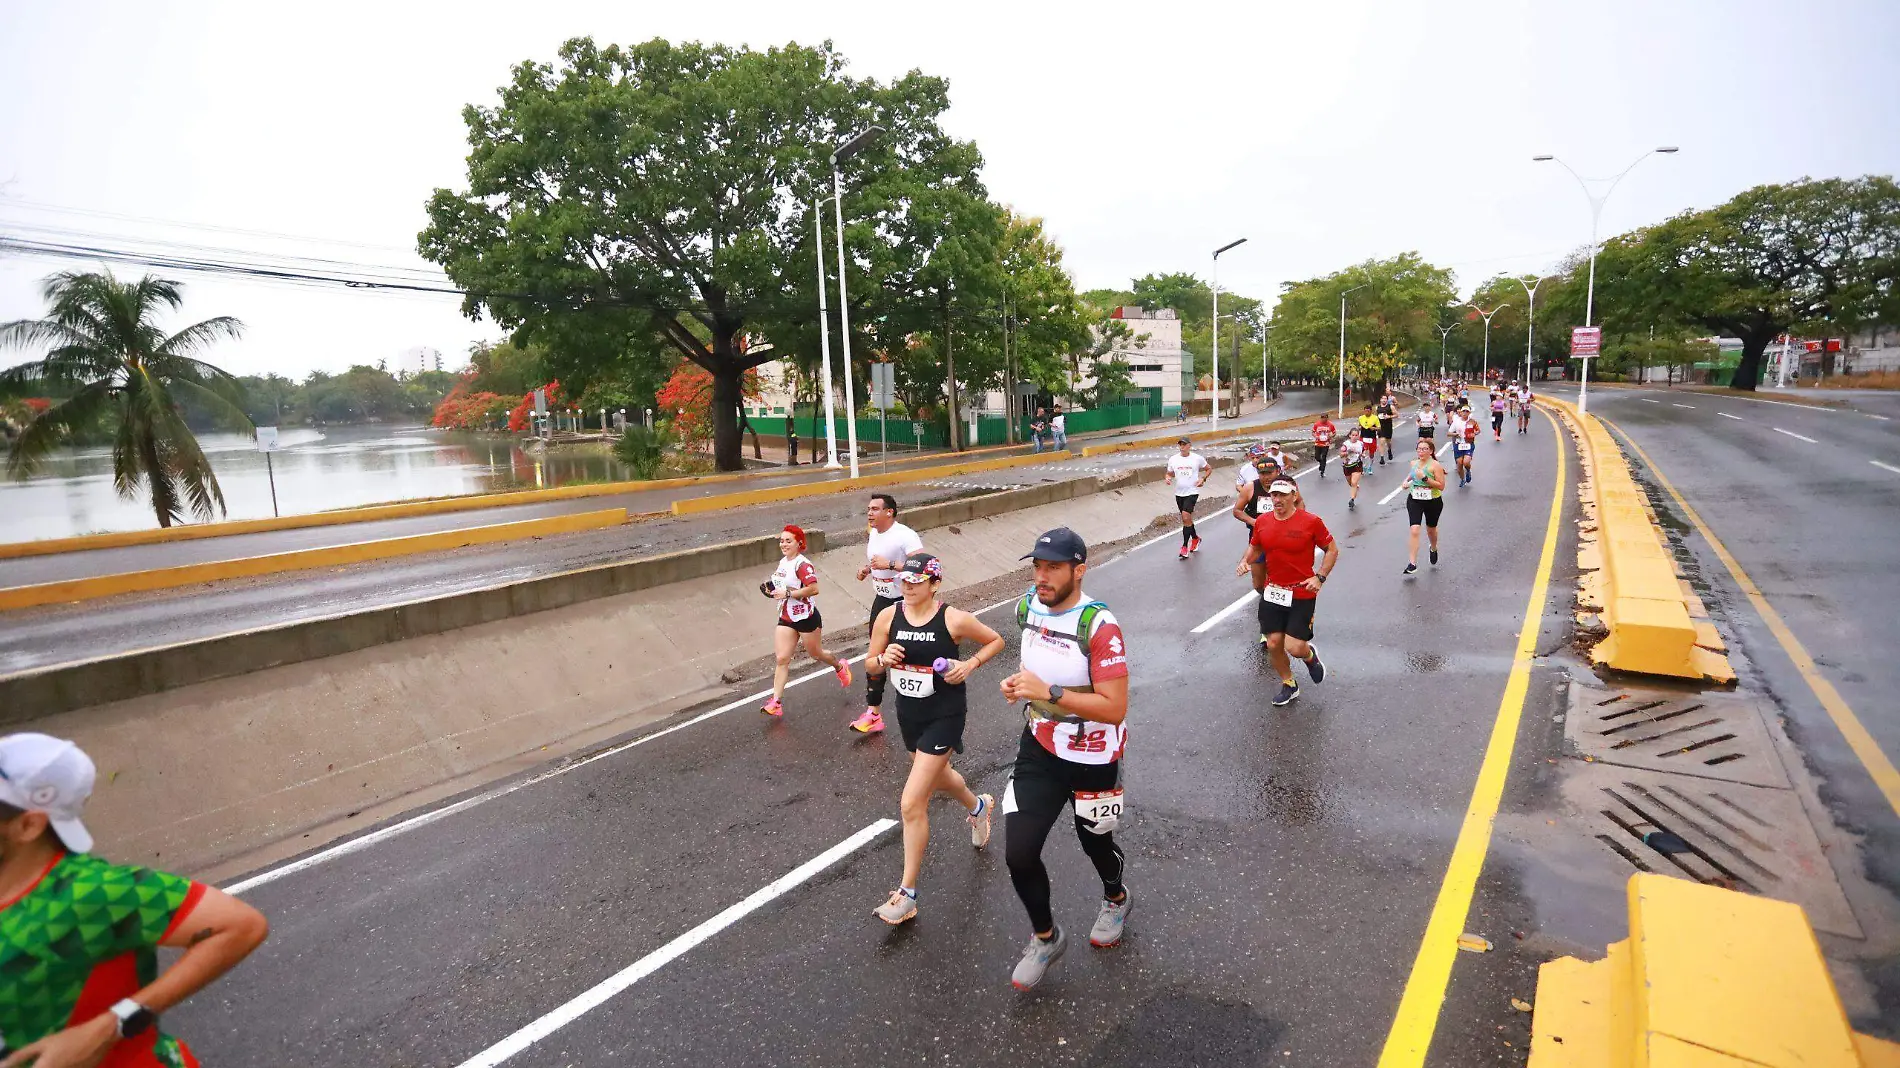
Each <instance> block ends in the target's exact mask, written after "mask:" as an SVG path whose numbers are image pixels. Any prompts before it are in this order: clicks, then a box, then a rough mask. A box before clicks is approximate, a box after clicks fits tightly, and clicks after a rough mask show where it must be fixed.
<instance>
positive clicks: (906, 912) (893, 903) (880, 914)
mask: <svg viewBox="0 0 1900 1068" xmlns="http://www.w3.org/2000/svg"><path fill="white" fill-rule="evenodd" d="M871 914H872V915H873V916H876V917H877V918H878V919H880V920H883V921H884V922H885V923H888V924H890V925H891V926H892V927H896V926H897V925H898V924H900V923H903V922H904V921H905V920H908V919H911V918H913V917H915V916H916V915H917V899H916V898H915V897H912V896H911V895H909V894H906V893H905V892H903V891H902V890H893V891H891V899H890V900H889V901H886V902H885V903H883V904H882V905H879V906H878V907H877V908H874V909H872V910H871Z"/></svg>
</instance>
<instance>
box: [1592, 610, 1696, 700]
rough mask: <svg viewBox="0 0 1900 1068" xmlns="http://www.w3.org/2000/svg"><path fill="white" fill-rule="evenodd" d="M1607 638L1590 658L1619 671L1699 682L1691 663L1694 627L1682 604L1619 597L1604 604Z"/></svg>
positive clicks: (1693, 646)
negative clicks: (1607, 622) (1608, 630)
mask: <svg viewBox="0 0 1900 1068" xmlns="http://www.w3.org/2000/svg"><path fill="white" fill-rule="evenodd" d="M1604 617H1605V618H1606V619H1607V620H1608V621H1609V623H1610V636H1609V637H1608V638H1605V639H1604V640H1603V641H1602V642H1601V643H1599V644H1598V646H1597V647H1596V649H1595V650H1593V651H1592V655H1593V656H1595V658H1596V659H1597V661H1598V662H1599V663H1605V664H1608V665H1610V666H1611V667H1613V668H1615V669H1617V670H1618V671H1636V672H1641V673H1643V674H1646V675H1670V676H1673V677H1676V678H1689V679H1699V678H1702V677H1703V673H1702V671H1701V670H1700V668H1699V667H1698V666H1697V664H1696V662H1695V659H1694V650H1695V627H1694V625H1693V624H1691V623H1690V621H1689V613H1688V611H1687V610H1686V609H1684V608H1683V607H1682V602H1681V601H1675V600H1653V599H1650V598H1644V597H1629V596H1625V595H1622V594H1618V595H1617V596H1615V597H1613V598H1610V599H1608V600H1607V601H1606V602H1605V604H1604Z"/></svg>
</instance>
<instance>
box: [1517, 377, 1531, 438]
mask: <svg viewBox="0 0 1900 1068" xmlns="http://www.w3.org/2000/svg"><path fill="white" fill-rule="evenodd" d="M1531 400H1532V397H1531V387H1530V386H1528V385H1526V386H1523V387H1521V388H1519V390H1518V392H1517V432H1518V433H1520V434H1528V433H1530V432H1531Z"/></svg>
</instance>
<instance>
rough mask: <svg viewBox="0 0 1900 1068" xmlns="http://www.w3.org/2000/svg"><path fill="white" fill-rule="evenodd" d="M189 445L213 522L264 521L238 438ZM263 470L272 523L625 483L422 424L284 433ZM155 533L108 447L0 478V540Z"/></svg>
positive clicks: (590, 459)
mask: <svg viewBox="0 0 1900 1068" xmlns="http://www.w3.org/2000/svg"><path fill="white" fill-rule="evenodd" d="M198 444H199V447H200V448H202V449H204V451H205V455H206V456H208V457H210V459H211V466H212V469H213V470H214V471H215V472H216V473H217V476H218V485H219V486H220V487H222V488H223V490H224V503H225V505H226V507H227V508H228V509H229V512H228V514H227V515H225V516H223V517H222V518H227V519H265V518H269V516H270V515H271V490H270V478H269V475H268V474H267V472H266V470H265V462H264V455H263V454H262V453H260V452H258V451H257V449H256V446H255V445H254V444H253V443H252V441H251V438H250V435H248V434H223V433H218V434H200V435H199V436H198ZM270 462H271V466H272V467H273V468H274V469H275V471H276V480H277V506H278V509H279V510H280V511H281V513H282V514H284V515H297V514H303V513H309V512H322V511H328V510H330V509H333V508H349V507H353V506H357V505H364V504H382V503H385V502H389V501H405V500H415V499H417V498H421V497H446V496H452V495H454V494H460V493H491V492H497V491H501V490H509V489H536V488H541V487H553V486H563V485H568V484H571V483H575V482H587V481H594V482H598V481H608V480H617V479H626V478H632V477H633V475H632V473H631V472H629V471H628V470H627V469H626V468H625V467H624V466H623V465H622V464H621V463H620V462H619V461H617V460H615V459H614V458H613V456H612V455H610V454H609V453H608V452H607V451H606V450H605V449H601V448H598V447H596V446H567V447H565V448H556V449H552V450H549V451H548V452H547V453H545V454H541V453H531V452H527V451H524V450H523V449H521V448H520V447H518V446H517V445H516V444H515V443H514V442H513V441H511V440H508V439H500V438H491V437H478V436H475V435H471V434H462V433H454V432H450V431H445V430H434V429H431V428H429V427H391V426H348V427H330V428H327V429H324V430H313V429H306V428H291V427H286V428H285V429H284V430H283V432H282V437H281V439H280V441H279V451H278V452H276V453H274V454H272V456H271V459H270ZM157 525H158V520H157V518H156V517H154V516H153V515H152V505H151V498H150V496H149V495H148V494H147V493H146V492H145V489H144V487H143V485H141V486H140V488H139V492H138V493H137V494H136V495H135V496H134V497H132V498H131V499H130V500H126V499H122V498H120V497H119V495H118V493H117V492H116V491H114V490H113V488H112V451H111V449H110V448H109V447H103V446H102V447H98V448H87V449H66V450H62V451H60V452H58V453H55V454H54V455H52V456H51V457H48V458H47V462H46V463H45V464H44V465H43V466H42V467H41V468H40V470H39V473H38V474H36V475H34V476H33V477H32V478H30V479H28V480H26V481H25V482H16V481H14V480H13V479H11V478H7V477H5V476H4V475H3V474H0V542H11V541H32V540H37V539H40V538H61V537H67V536H69V535H74V534H94V533H100V532H104V531H118V530H147V529H151V528H153V527H156V526H157Z"/></svg>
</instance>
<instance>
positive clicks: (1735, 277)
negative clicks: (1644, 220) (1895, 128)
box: [1571, 176, 1900, 390]
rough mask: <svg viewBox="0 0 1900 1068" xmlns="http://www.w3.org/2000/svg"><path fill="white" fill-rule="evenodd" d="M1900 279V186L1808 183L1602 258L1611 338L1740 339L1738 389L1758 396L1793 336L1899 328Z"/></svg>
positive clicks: (1601, 291) (1625, 239)
mask: <svg viewBox="0 0 1900 1068" xmlns="http://www.w3.org/2000/svg"><path fill="white" fill-rule="evenodd" d="M1896 277H1900V186H1896V184H1895V183H1894V180H1893V179H1892V178H1889V177H1885V176H1869V177H1863V178H1853V179H1844V178H1829V179H1825V180H1821V181H1808V180H1803V181H1799V182H1790V183H1788V184H1785V185H1761V186H1756V187H1755V188H1753V189H1749V190H1746V191H1744V192H1742V193H1741V194H1739V195H1738V196H1736V197H1735V198H1734V199H1732V200H1730V201H1728V202H1727V203H1725V204H1721V205H1718V206H1716V207H1714V208H1710V209H1708V210H1706V211H1692V212H1685V213H1683V214H1681V215H1678V216H1676V217H1674V218H1672V219H1669V220H1667V221H1665V222H1663V223H1660V224H1658V225H1656V226H1654V227H1650V228H1648V229H1646V230H1639V231H1636V232H1634V233H1631V234H1626V235H1623V236H1621V237H1618V238H1613V239H1611V240H1610V241H1609V242H1607V243H1606V244H1605V246H1604V248H1603V250H1602V252H1601V253H1599V255H1598V257H1597V307H1598V309H1599V318H1600V320H1601V322H1602V326H1603V328H1604V333H1605V335H1606V336H1608V335H1610V334H1612V333H1621V334H1630V335H1634V334H1636V333H1638V332H1639V331H1643V330H1646V329H1647V328H1648V327H1650V326H1655V327H1656V328H1657V329H1658V330H1659V332H1660V331H1666V330H1668V329H1669V328H1670V327H1672V326H1676V325H1687V326H1693V327H1697V328H1700V329H1702V330H1705V331H1709V332H1712V333H1716V334H1721V335H1726V336H1730V337H1735V338H1739V339H1741V342H1742V357H1741V362H1740V364H1739V365H1738V366H1737V367H1736V369H1735V375H1734V385H1735V386H1736V387H1737V388H1739V389H1749V390H1752V389H1754V388H1755V387H1756V385H1757V383H1758V382H1759V380H1760V378H1761V369H1762V355H1763V353H1764V352H1765V351H1766V350H1767V348H1768V345H1769V344H1770V343H1771V342H1772V341H1773V340H1774V339H1775V338H1776V337H1777V336H1779V335H1780V334H1782V333H1784V332H1786V331H1790V330H1802V329H1809V330H1821V331H1829V330H1830V327H1831V330H1832V332H1840V331H1843V330H1846V329H1853V328H1858V327H1864V326H1868V325H1872V324H1875V323H1888V322H1894V321H1900V307H1896V301H1897V300H1900V296H1897V295H1896V293H1895V287H1894V279H1895V278H1896ZM1571 288H1573V289H1574V288H1575V287H1574V286H1573V287H1571Z"/></svg>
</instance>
